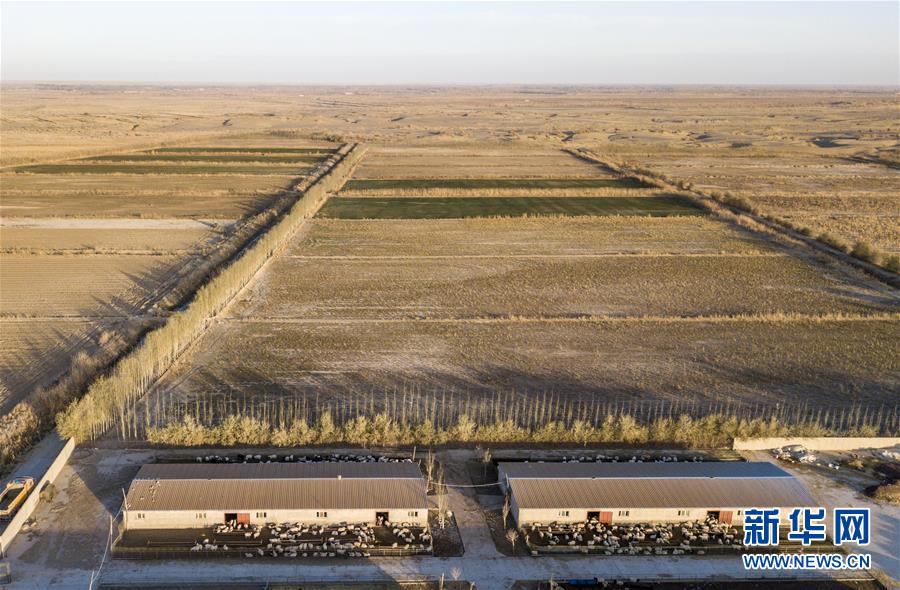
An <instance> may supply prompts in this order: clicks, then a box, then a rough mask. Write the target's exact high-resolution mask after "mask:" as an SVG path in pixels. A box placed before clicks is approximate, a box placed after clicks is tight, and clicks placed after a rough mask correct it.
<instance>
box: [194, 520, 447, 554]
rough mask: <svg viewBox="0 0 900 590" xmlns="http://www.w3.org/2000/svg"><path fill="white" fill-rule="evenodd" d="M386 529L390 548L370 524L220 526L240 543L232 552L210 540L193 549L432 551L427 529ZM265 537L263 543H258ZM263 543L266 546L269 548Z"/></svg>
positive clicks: (399, 526) (387, 526)
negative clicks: (248, 545)
mask: <svg viewBox="0 0 900 590" xmlns="http://www.w3.org/2000/svg"><path fill="white" fill-rule="evenodd" d="M382 527H383V529H384V531H385V532H387V531H390V532H391V534H392V535H393V538H394V539H396V540H394V541H392V542H390V545H388V544H385V543H383V542H380V541H379V540H378V539H377V538H376V534H375V528H374V527H372V526H371V525H370V524H367V523H363V524H344V525H333V526H326V525H317V524H312V525H310V524H303V523H297V522H294V523H282V524H276V523H269V524H266V525H265V526H263V527H260V526H257V525H253V524H237V523H228V524H219V525H216V526H215V528H214V529H213V530H214V532H215V535H217V536H219V537H221V536H234V538H235V539H236V542H233V543H232V546H231V547H230V548H229V546H228V545H227V543H223V544H221V545H220V544H218V542H212V541H210V539H209V537H206V538H204V539H203V540H202V541H198V542H197V543H196V544H195V545H194V546H193V547H191V551H194V552H197V551H225V552H227V551H234V550H235V549H245V548H246V545H247V544H254V545H256V544H257V543H258V545H259V546H258V547H256V546H254V547H253V549H254V551H244V554H243V555H244V557H257V556H258V557H263V556H266V555H268V556H271V557H370V556H371V554H372V551H373V550H375V551H376V552H378V551H379V550H380V549H381V548H383V547H386V546H390V547H392V548H400V549H404V550H407V551H410V552H415V553H418V552H426V551H427V552H430V551H432V537H431V533H429V532H428V529H427V528H425V527H421V526H414V525H409V524H407V523H390V522H384V523H383V525H382ZM263 535H264V538H263V540H261V541H258V540H259V539H260V537H261V536H263ZM382 536H384V533H383V534H382ZM216 541H218V539H216ZM263 543H266V545H265V547H263V546H262V544H263Z"/></svg>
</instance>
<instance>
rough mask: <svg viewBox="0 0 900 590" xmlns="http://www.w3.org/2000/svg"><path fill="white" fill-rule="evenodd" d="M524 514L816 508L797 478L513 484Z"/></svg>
mask: <svg viewBox="0 0 900 590" xmlns="http://www.w3.org/2000/svg"><path fill="white" fill-rule="evenodd" d="M510 488H511V489H512V494H513V496H514V498H515V501H516V504H517V505H518V506H519V507H520V508H554V509H555V508H588V509H590V508H595V509H599V508H713V509H714V508H752V507H757V506H763V507H769V506H771V507H779V508H791V507H800V506H815V505H816V503H815V501H814V500H813V499H812V497H811V496H810V495H809V492H807V491H806V488H804V487H803V485H802V484H801V483H800V482H799V481H797V480H796V479H795V478H793V477H774V478H762V479H753V478H746V479H745V478H695V477H688V478H683V479H676V478H615V477H610V478H599V479H559V478H557V479H510Z"/></svg>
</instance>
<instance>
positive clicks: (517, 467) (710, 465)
mask: <svg viewBox="0 0 900 590" xmlns="http://www.w3.org/2000/svg"><path fill="white" fill-rule="evenodd" d="M499 467H500V469H502V470H503V472H504V473H505V474H506V475H507V476H509V477H510V478H514V477H518V478H542V479H559V478H563V479H572V478H594V477H598V478H610V477H614V478H632V477H634V478H638V477H639V478H651V477H657V478H660V477H662V478H679V479H685V478H702V477H732V478H760V477H766V478H769V477H791V474H789V473H788V472H786V471H784V470H783V469H781V468H779V467H778V466H777V465H773V464H772V463H766V462H755V463H749V462H744V461H708V462H701V463H530V462H529V463H525V462H508V463H507V462H503V463H500V464H499Z"/></svg>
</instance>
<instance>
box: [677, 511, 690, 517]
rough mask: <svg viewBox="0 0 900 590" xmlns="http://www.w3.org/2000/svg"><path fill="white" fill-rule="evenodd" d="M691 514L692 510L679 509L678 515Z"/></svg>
mask: <svg viewBox="0 0 900 590" xmlns="http://www.w3.org/2000/svg"><path fill="white" fill-rule="evenodd" d="M690 515H691V511H690V510H679V511H678V516H690Z"/></svg>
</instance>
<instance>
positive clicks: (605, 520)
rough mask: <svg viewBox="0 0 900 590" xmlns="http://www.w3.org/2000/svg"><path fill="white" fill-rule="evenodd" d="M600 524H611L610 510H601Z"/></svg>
mask: <svg viewBox="0 0 900 590" xmlns="http://www.w3.org/2000/svg"><path fill="white" fill-rule="evenodd" d="M600 524H612V512H601V513H600Z"/></svg>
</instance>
